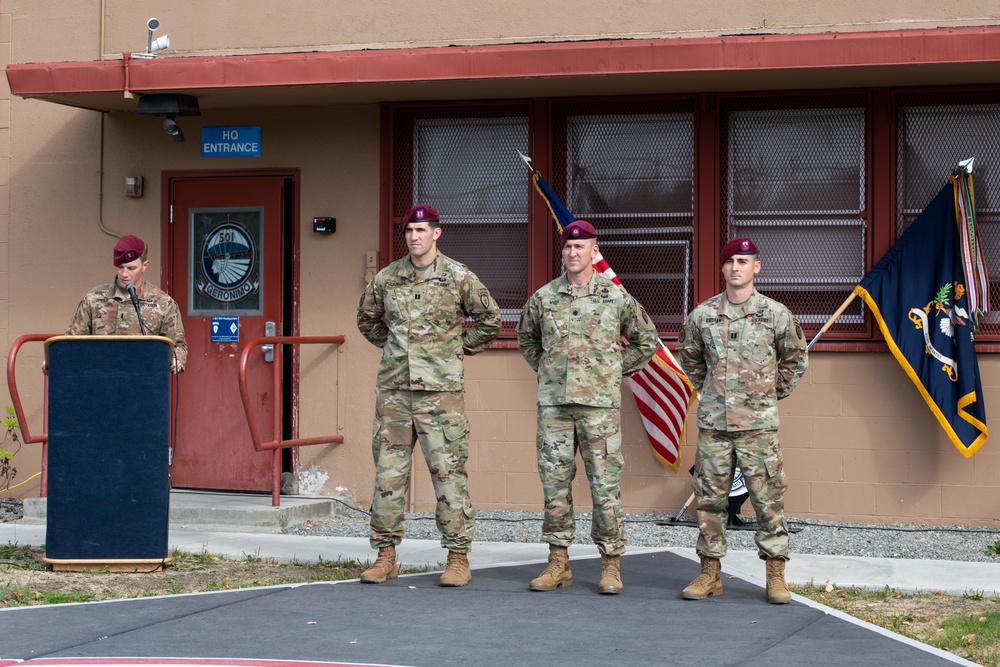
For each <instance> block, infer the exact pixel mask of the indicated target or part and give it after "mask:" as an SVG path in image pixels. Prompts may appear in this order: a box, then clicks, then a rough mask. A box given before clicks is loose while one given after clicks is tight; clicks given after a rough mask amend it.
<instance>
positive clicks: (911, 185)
mask: <svg viewBox="0 0 1000 667" xmlns="http://www.w3.org/2000/svg"><path fill="white" fill-rule="evenodd" d="M959 101H961V102H967V103H963V104H956V102H959ZM896 136H897V141H896V152H897V155H896V235H897V238H898V236H899V235H900V234H902V233H903V231H904V230H905V229H906V228H907V227H908V226H909V225H910V223H911V222H913V221H914V220H915V219H916V217H917V216H918V215H920V212H921V211H922V210H923V209H924V207H925V206H926V205H927V204H929V203H930V201H931V200H932V199H933V198H934V197H935V195H937V193H938V192H940V191H941V188H942V187H944V186H945V184H946V183H947V182H948V176H949V174H950V173H951V172H952V170H954V169H955V167H956V166H957V165H958V163H959V162H960V161H961V160H965V159H967V158H970V157H974V158H976V159H975V162H974V163H973V170H972V180H973V188H974V190H975V197H976V218H977V221H978V223H979V238H980V241H981V242H982V245H983V256H984V258H985V260H986V270H987V272H988V273H989V276H990V303H989V309H990V311H996V310H997V309H998V308H1000V284H998V282H1000V93H996V92H992V93H983V92H979V93H964V94H949V95H948V96H947V97H945V96H944V95H933V96H931V95H926V94H921V95H919V96H918V95H907V96H901V97H900V98H899V101H898V105H897V135H896ZM980 325H981V328H980V330H979V334H978V335H977V338H982V337H986V336H989V337H993V338H994V339H995V337H996V336H1000V312H990V313H989V314H988V315H987V316H986V318H985V319H984V320H982V321H981V322H980Z"/></svg>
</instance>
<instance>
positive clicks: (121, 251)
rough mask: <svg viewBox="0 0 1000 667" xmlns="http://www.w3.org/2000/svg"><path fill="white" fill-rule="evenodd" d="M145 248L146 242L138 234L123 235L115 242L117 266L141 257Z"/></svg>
mask: <svg viewBox="0 0 1000 667" xmlns="http://www.w3.org/2000/svg"><path fill="white" fill-rule="evenodd" d="M145 250H146V244H145V243H143V242H142V239H140V238H139V237H138V236H132V235H131V234H127V235H125V236H123V237H121V238H120V239H118V243H116V244H115V266H121V265H122V264H124V263H125V262H131V261H133V260H136V259H139V258H140V257H142V253H143V252H144V251H145Z"/></svg>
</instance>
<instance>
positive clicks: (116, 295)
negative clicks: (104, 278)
mask: <svg viewBox="0 0 1000 667" xmlns="http://www.w3.org/2000/svg"><path fill="white" fill-rule="evenodd" d="M136 292H137V295H136V296H138V298H139V310H140V312H142V322H143V324H145V325H146V332H147V333H148V334H149V335H151V336H165V337H167V338H169V339H170V340H172V341H174V354H175V355H176V356H177V361H178V363H179V364H180V367H181V368H182V369H183V368H184V364H185V363H187V356H188V346H187V339H185V338H184V322H183V321H182V320H181V313H180V309H179V308H178V307H177V302H176V301H174V300H173V299H172V298H170V295H169V294H167V293H166V292H164V291H163V290H161V289H160V288H159V287H156V286H155V285H151V284H150V283H148V282H146V281H143V282H142V285H141V286H139V288H138V289H137V290H136ZM66 333H67V334H68V335H70V336H87V335H94V336H140V335H142V329H140V328H139V319H138V318H137V317H136V314H135V306H133V305H132V299H131V297H130V296H129V293H128V292H127V291H125V290H124V289H122V288H121V287H119V286H118V281H117V280H114V281H112V282H110V283H108V284H106V285H98V286H97V287H95V288H94V289H92V290H90V291H89V292H87V295H86V296H84V297H83V300H82V301H81V302H80V305H79V306H77V308H76V315H75V316H74V317H73V321H72V322H71V323H70V325H69V328H68V329H66Z"/></svg>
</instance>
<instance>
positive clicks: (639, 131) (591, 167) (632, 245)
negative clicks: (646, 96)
mask: <svg viewBox="0 0 1000 667" xmlns="http://www.w3.org/2000/svg"><path fill="white" fill-rule="evenodd" d="M689 105H690V103H689V102H683V101H682V102H671V103H667V102H663V101H659V102H653V101H636V102H633V103H630V104H622V103H617V104H606V103H605V104H590V105H587V104H579V103H578V104H566V105H556V107H555V109H554V114H553V116H554V129H553V144H554V155H553V161H554V165H555V168H554V170H553V176H552V179H551V180H550V183H551V184H552V186H553V188H554V189H555V190H556V191H557V192H563V191H564V192H565V193H566V195H565V202H566V206H567V207H568V208H569V210H570V211H572V213H573V215H574V216H575V217H576V218H580V219H585V220H588V221H590V222H591V223H593V225H594V226H595V227H596V228H597V230H598V244H599V246H600V249H601V254H602V255H603V256H604V258H605V259H606V260H607V261H608V264H610V265H611V267H612V268H613V269H614V271H615V273H616V274H617V275H618V277H619V278H620V279H621V281H622V284H623V285H624V287H625V289H627V290H628V291H629V292H630V293H631V294H632V295H633V296H635V297H636V299H638V301H639V302H640V303H642V304H643V306H644V307H645V308H646V311H647V312H648V313H649V315H650V317H651V318H652V319H653V320H654V322H656V325H657V328H658V329H659V331H660V332H661V333H676V332H677V331H678V330H679V329H680V326H681V324H682V323H683V321H684V318H685V316H686V315H687V313H688V312H689V311H690V310H691V308H692V306H693V304H694V279H693V272H692V266H693V240H694V155H695V151H694V113H693V111H692V110H691V108H690V106H689ZM554 233H555V228H554V226H553V234H554ZM557 246H558V244H555V247H556V250H557V251H558V247H557ZM561 263H562V257H561V255H559V254H558V253H557V254H556V255H555V256H554V257H553V273H554V274H558V273H560V272H561V270H562V266H561Z"/></svg>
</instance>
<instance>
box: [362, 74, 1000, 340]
mask: <svg viewBox="0 0 1000 667" xmlns="http://www.w3.org/2000/svg"><path fill="white" fill-rule="evenodd" d="M925 94H926V95H933V96H937V97H940V98H947V99H949V100H951V102H950V104H952V105H962V104H966V103H967V104H974V102H971V101H968V102H967V100H976V99H979V98H981V97H983V96H986V97H990V99H993V98H996V99H1000V85H982V86H961V87H933V88H928V87H900V88H890V87H883V88H862V89H836V90H817V91H792V92H785V91H766V92H760V91H754V92H739V93H700V94H697V95H643V96H620V97H580V98H558V99H556V98H551V99H549V98H538V99H534V100H488V101H481V102H480V101H469V102H451V101H440V102H427V103H385V104H383V105H382V121H381V124H382V132H381V136H382V148H381V155H382V159H381V174H382V188H381V199H380V202H381V203H380V250H381V255H380V264H381V266H386V265H388V264H389V263H390V262H391V261H393V260H394V259H396V258H398V256H401V255H399V254H397V255H396V256H393V250H392V238H393V231H394V225H395V223H396V222H397V221H398V219H399V217H400V216H401V215H402V212H401V211H400V207H401V204H400V200H398V198H397V194H396V193H397V192H400V191H402V192H411V191H410V190H408V189H407V187H408V185H409V184H407V183H398V182H396V181H394V179H393V161H394V160H395V159H398V157H399V153H400V152H405V151H407V150H408V149H409V148H408V146H398V147H397V146H395V145H394V142H395V141H398V140H399V138H398V137H397V136H395V134H394V122H395V121H394V117H395V114H396V113H397V112H399V111H400V110H409V111H411V112H412V111H413V110H417V111H418V112H419V113H421V114H430V115H434V114H440V115H448V116H451V117H456V116H454V114H455V113H456V110H460V111H469V110H472V111H476V110H477V109H480V108H485V107H498V106H511V105H523V108H524V109H526V110H527V115H528V132H529V137H528V143H529V145H530V146H531V151H532V152H531V153H530V154H529V156H530V157H531V158H532V159H533V162H532V163H533V165H534V167H535V168H536V169H537V170H538V171H539V173H540V174H541V175H542V176H544V177H545V178H546V180H547V181H548V182H549V184H550V185H551V186H552V187H553V189H554V190H555V191H556V192H557V193H558V194H559V196H560V197H563V198H564V200H565V197H566V194H567V193H566V183H565V178H564V177H561V176H560V174H559V166H558V165H560V164H565V161H566V160H565V157H562V158H560V156H557V155H555V154H554V153H555V151H556V150H557V148H556V146H557V145H558V143H559V142H558V140H557V138H556V137H555V136H554V135H555V134H556V132H557V129H556V124H557V123H556V116H557V115H558V114H559V113H563V112H562V111H561V110H560V108H564V107H566V106H567V105H579V106H588V107H593V108H595V109H598V108H604V109H611V110H612V112H614V110H616V109H617V110H626V111H627V110H629V109H633V108H636V106H637V105H639V106H641V105H643V104H649V103H652V104H657V103H666V104H667V105H670V104H674V105H678V106H684V105H687V106H688V107H690V108H691V109H692V110H693V113H694V148H693V150H694V175H693V178H694V183H693V199H694V201H693V211H694V223H693V236H692V258H691V262H690V267H691V272H692V276H693V278H692V282H691V284H692V290H693V303H694V304H695V305H696V304H698V303H700V302H702V301H704V300H705V299H707V298H709V297H711V296H713V295H715V294H718V293H719V292H721V291H722V289H723V281H722V277H721V272H720V270H719V266H718V256H719V251H720V250H721V247H722V245H724V244H725V242H726V240H727V239H726V238H724V234H723V233H724V230H725V226H724V222H723V221H724V216H725V214H726V212H725V203H724V202H723V197H724V196H725V187H726V175H725V174H724V173H723V171H724V169H725V159H724V157H723V154H722V153H723V151H724V150H725V148H724V141H725V137H724V134H725V131H724V127H723V123H725V122H727V121H726V113H727V112H728V111H730V110H732V109H735V108H755V109H788V108H799V107H802V106H809V107H812V108H826V105H823V104H820V103H821V102H823V101H825V102H826V104H827V105H829V104H832V105H833V106H834V107H836V106H837V105H838V104H842V105H843V106H857V100H859V99H861V100H864V105H863V106H864V108H865V130H864V133H865V134H864V141H865V147H864V161H865V173H866V187H865V195H864V199H865V201H864V204H865V207H864V210H863V211H861V212H860V213H861V215H862V216H863V217H864V220H865V221H866V223H867V229H866V232H865V235H864V243H865V248H864V251H863V257H864V271H865V273H867V272H868V271H869V270H871V268H872V267H873V266H874V265H875V264H877V262H878V260H879V259H880V258H881V257H882V256H883V255H884V254H885V252H886V251H888V249H889V247H891V246H892V244H893V243H894V242H895V240H896V221H897V215H896V209H897V206H898V205H899V202H898V201H897V190H896V188H897V182H896V181H897V168H898V165H897V156H896V150H897V146H896V144H897V132H898V127H897V125H898V113H899V105H900V104H901V103H903V102H905V100H907V99H913V98H914V97H919V96H921V95H925ZM563 143H565V141H564V142H563ZM942 177H943V178H945V177H946V175H943V176H942ZM525 187H526V188H527V189H528V191H529V198H528V211H527V216H528V253H529V256H528V257H526V258H522V261H523V263H524V266H525V267H526V271H525V280H526V281H527V293H528V294H531V293H533V292H534V291H535V290H537V289H538V288H540V287H541V286H542V285H544V284H546V283H547V282H548V281H549V280H551V279H552V278H554V277H555V275H554V274H555V270H554V269H553V265H554V263H555V262H554V258H555V257H557V256H558V248H557V247H556V245H557V239H556V238H555V233H554V230H553V222H552V220H551V217H550V214H549V211H548V209H547V207H546V206H545V204H544V202H543V201H542V199H541V197H540V196H538V195H537V193H535V191H534V188H533V187H532V186H531V184H530V179H529V178H528V172H527V171H526V172H525ZM405 197H406V195H404V197H403V198H404V199H405ZM402 211H403V212H405V208H404V209H402ZM637 240H641V237H640V238H639V239H637ZM404 251H405V246H404ZM456 259H459V260H461V257H457V258H456ZM762 259H763V260H764V261H766V260H767V255H766V249H765V251H764V254H763V255H762ZM517 260H518V258H512V261H517ZM998 278H1000V277H998ZM685 316H686V313H685ZM873 320H874V318H872V317H871V316H870V314H869V313H866V317H865V326H864V331H863V332H859V331H853V332H843V331H837V327H836V325H834V327H832V328H831V329H830V330H828V331H827V332H826V333H825V334H824V336H823V338H822V340H821V342H818V343H817V344H816V346H815V347H814V348H813V351H814V352H817V351H818V352H825V351H834V352H874V351H878V352H884V351H885V350H886V349H887V346H886V344H885V342H884V341H883V340H882V339H881V334H880V333H879V332H878V330H877V327H876V326H875V324H874V321H873ZM802 324H803V329H804V330H805V331H806V335H807V337H809V338H810V339H811V338H812V337H813V336H814V335H815V334H816V332H817V331H818V330H819V329H820V327H821V326H822V324H823V323H822V322H803V323H802ZM660 329H661V334H660V335H661V338H662V339H663V340H664V342H665V343H666V344H667V345H668V346H670V347H673V346H674V344H675V343H676V333H675V332H671V331H666V330H664V327H662V326H661V327H660ZM502 336H503V337H502V338H501V339H500V340H499V341H498V342H497V343H495V344H494V345H495V346H497V347H514V346H516V340H515V338H514V335H513V333H512V332H511V331H509V330H507V331H505V332H504V334H502ZM976 349H977V350H980V351H984V352H1000V334H997V335H992V336H982V337H979V338H977V341H976Z"/></svg>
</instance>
